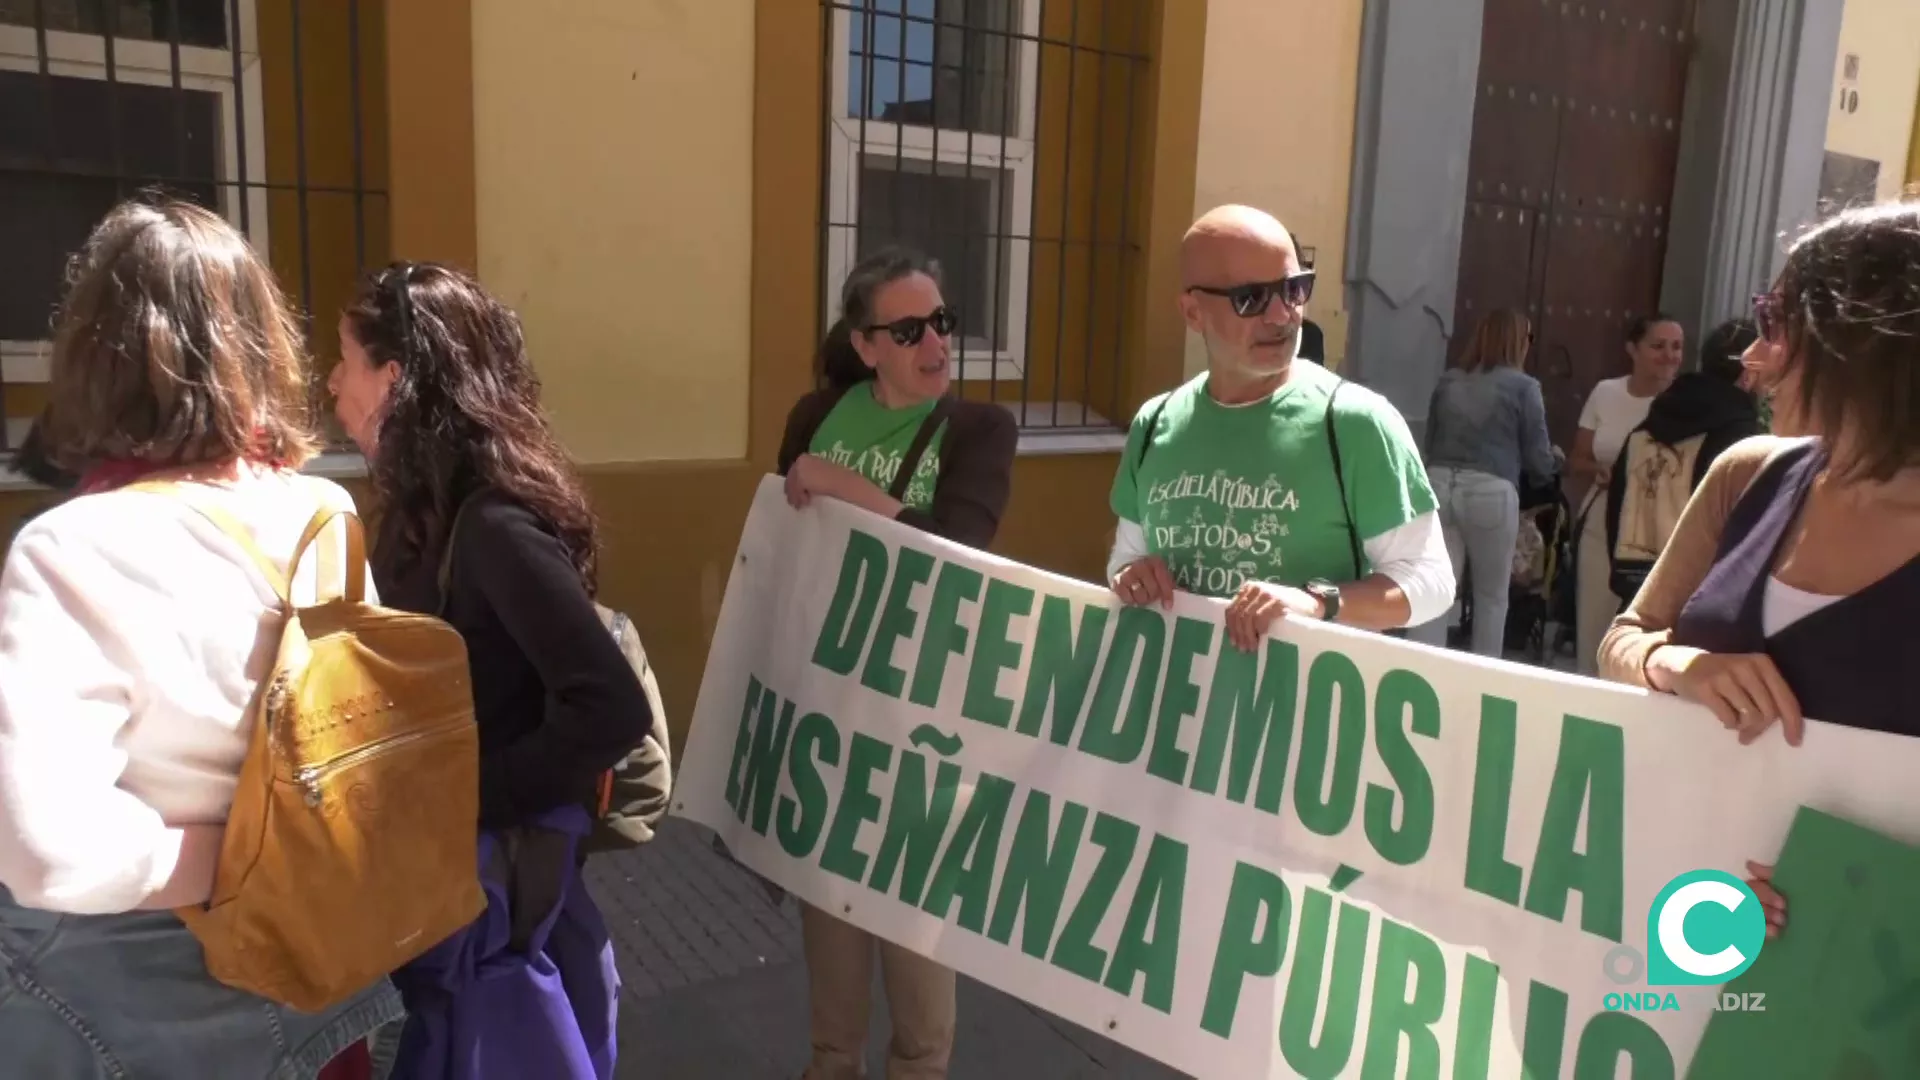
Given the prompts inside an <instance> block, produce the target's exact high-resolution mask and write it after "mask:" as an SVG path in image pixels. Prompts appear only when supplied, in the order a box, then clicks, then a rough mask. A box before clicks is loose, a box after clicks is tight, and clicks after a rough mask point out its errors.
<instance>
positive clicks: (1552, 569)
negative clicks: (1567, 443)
mask: <svg viewBox="0 0 1920 1080" xmlns="http://www.w3.org/2000/svg"><path fill="white" fill-rule="evenodd" d="M1573 524H1574V521H1573V505H1572V503H1570V502H1569V501H1568V500H1567V493H1566V490H1565V489H1564V488H1563V487H1562V486H1561V484H1560V477H1559V476H1557V475H1556V476H1554V477H1553V478H1552V479H1550V480H1548V481H1547V482H1546V483H1544V484H1537V485H1536V484H1526V483H1523V484H1522V485H1521V489H1520V543H1519V544H1518V545H1516V547H1515V549H1514V555H1513V585H1512V591H1511V592H1510V593H1509V594H1508V599H1507V651H1508V652H1510V653H1512V652H1519V653H1522V654H1524V655H1525V656H1526V657H1527V659H1529V660H1531V661H1532V662H1534V663H1536V664H1545V663H1547V662H1548V659H1549V657H1552V656H1557V655H1559V654H1560V653H1562V652H1567V651H1570V650H1571V649H1572V647H1573V636H1574V621H1573V604H1574V591H1575V590H1574V583H1575V578H1576V574H1575V572H1574V562H1573Z"/></svg>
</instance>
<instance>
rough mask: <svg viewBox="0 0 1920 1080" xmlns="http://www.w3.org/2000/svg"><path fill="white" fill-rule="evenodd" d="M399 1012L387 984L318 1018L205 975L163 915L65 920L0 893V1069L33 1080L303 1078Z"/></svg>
mask: <svg viewBox="0 0 1920 1080" xmlns="http://www.w3.org/2000/svg"><path fill="white" fill-rule="evenodd" d="M400 1015H401V1009H400V996H399V994H397V993H396V992H395V991H394V989H393V987H392V986H391V985H390V984H389V983H388V982H387V981H386V980H384V979H383V980H381V981H380V982H379V983H378V984H377V985H375V986H372V987H369V988H367V989H366V990H364V991H362V992H361V993H359V994H358V995H356V996H354V997H353V998H350V999H348V1000H347V1001H345V1002H343V1003H342V1004H340V1005H337V1006H335V1007H333V1008H332V1009H329V1010H327V1011H326V1012H325V1013H322V1014H318V1015H308V1014H306V1013H298V1012H294V1011H293V1010H292V1009H288V1008H284V1007H282V1006H279V1005H276V1004H274V1003H272V1002H270V1001H267V1000H266V999H264V998H260V997H255V996H254V995H252V994H249V993H247V992H245V991H243V990H235V989H233V988H231V987H228V986H225V985H223V984H221V983H219V982H217V981H215V980H214V978H213V976H211V975H209V974H207V969H206V962H205V960H204V959H203V955H202V953H201V950H200V942H199V940H198V939H197V938H195V937H194V936H193V934H192V933H190V932H189V931H188V930H187V928H186V926H185V925H184V924H183V923H181V921H180V920H179V919H177V918H175V917H174V916H173V915H172V914H171V913H169V912H164V911H152V912H148V911H136V912H128V913H126V914H123V915H61V914H58V913H56V912H50V911H37V910H33V909H30V908H23V907H20V906H19V905H17V904H15V903H14V902H13V898H12V897H11V896H10V895H8V893H7V892H6V890H5V889H0V1054H4V1059H5V1065H4V1066H0V1072H4V1073H5V1074H6V1075H8V1076H21V1077H32V1078H34V1080H213V1078H217V1080H309V1078H311V1077H312V1076H314V1075H315V1074H316V1073H318V1072H319V1071H320V1069H321V1067H322V1066H324V1065H325V1064H326V1063H327V1062H328V1061H330V1060H332V1059H333V1057H334V1055H336V1054H338V1053H339V1052H340V1051H341V1050H344V1049H345V1048H346V1047H348V1046H350V1045H352V1044H353V1043H355V1042H358V1041H359V1040H361V1039H364V1038H366V1037H367V1035H368V1034H369V1033H370V1032H372V1031H373V1030H374V1029H375V1028H377V1027H379V1026H380V1025H381V1024H384V1023H386V1022H387V1021H389V1020H394V1019H397V1018H399V1017H400Z"/></svg>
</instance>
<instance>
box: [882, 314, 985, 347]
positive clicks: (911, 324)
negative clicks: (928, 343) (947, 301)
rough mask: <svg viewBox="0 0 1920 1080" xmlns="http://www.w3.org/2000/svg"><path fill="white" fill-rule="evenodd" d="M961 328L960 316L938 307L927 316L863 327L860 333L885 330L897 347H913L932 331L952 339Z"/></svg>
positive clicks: (937, 335)
mask: <svg viewBox="0 0 1920 1080" xmlns="http://www.w3.org/2000/svg"><path fill="white" fill-rule="evenodd" d="M959 328H960V316H958V315H956V314H954V311H953V309H952V308H950V307H937V308H934V309H933V310H932V311H930V312H928V313H927V314H925V315H911V316H908V317H907V318H904V319H895V320H893V321H892V322H890V323H880V324H877V325H874V326H863V327H861V328H860V332H861V333H863V334H867V335H873V334H877V333H879V332H880V331H882V330H885V331H886V332H887V333H888V334H890V335H892V337H893V343H894V344H895V345H900V346H905V347H911V346H914V345H918V344H920V339H921V338H923V337H926V336H927V331H928V330H932V331H933V333H934V336H936V337H951V336H953V332H954V331H955V330H958V329H959Z"/></svg>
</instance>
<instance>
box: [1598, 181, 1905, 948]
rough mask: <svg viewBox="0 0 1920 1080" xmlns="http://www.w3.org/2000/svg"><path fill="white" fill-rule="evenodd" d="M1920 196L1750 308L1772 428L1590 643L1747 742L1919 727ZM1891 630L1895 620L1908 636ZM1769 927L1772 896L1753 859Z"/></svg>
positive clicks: (1859, 230)
mask: <svg viewBox="0 0 1920 1080" xmlns="http://www.w3.org/2000/svg"><path fill="white" fill-rule="evenodd" d="M1916 266H1920V204H1916V203H1892V204H1887V205H1883V206H1876V207H1863V208H1860V209H1855V210H1849V211H1846V212H1844V213H1842V214H1840V215H1838V216H1837V217H1834V218H1832V219H1830V220H1828V221H1827V222H1825V223H1824V224H1822V225H1821V226H1819V227H1818V228H1816V229H1815V230H1813V231H1812V232H1810V233H1808V234H1807V235H1806V236H1805V237H1803V238H1802V239H1801V240H1800V241H1799V242H1798V243H1796V244H1795V245H1794V246H1793V249H1792V251H1791V252H1790V253H1789V254H1788V256H1787V265H1786V268H1785V269H1784V270H1783V271H1782V272H1781V274H1780V278H1779V280H1778V281H1777V282H1776V283H1775V285H1774V288H1773V290H1772V291H1771V292H1769V293H1767V294H1765V295H1763V296H1759V297H1756V298H1755V299H1754V315H1755V323H1756V326H1757V329H1758V330H1759V332H1760V339H1759V340H1758V341H1756V342H1755V343H1754V344H1753V346H1752V347H1751V348H1750V349H1749V350H1748V351H1747V354H1746V357H1745V359H1746V360H1747V361H1748V362H1749V363H1750V365H1751V366H1752V367H1753V368H1754V369H1756V370H1757V371H1758V373H1759V375H1760V379H1761V382H1762V387H1763V388H1764V389H1765V390H1767V391H1768V392H1770V393H1771V394H1772V395H1773V404H1774V430H1775V432H1777V433H1778V434H1780V435H1786V436H1803V437H1800V438H1772V437H1764V436H1763V437H1758V438H1753V439H1748V440H1746V441H1745V442H1742V443H1740V444H1738V445H1736V446H1734V447H1733V448H1732V449H1730V450H1728V451H1727V452H1726V453H1725V454H1722V455H1721V457H1720V458H1719V460H1717V461H1715V462H1714V463H1713V467H1712V468H1711V469H1710V470H1709V471H1708V474H1707V478H1706V480H1705V482H1704V483H1702V484H1701V486H1700V489H1699V490H1698V491H1696V492H1695V493H1694V495H1693V498H1692V500H1691V501H1690V502H1689V503H1688V504H1687V510H1686V513H1685V515H1684V516H1682V517H1681V519H1680V524H1679V526H1678V527H1677V528H1676V529H1675V531H1674V535H1673V538H1672V539H1671V540H1670V541H1668V544H1667V547H1666V550H1665V551H1663V552H1662V553H1661V555H1660V559H1659V561H1658V562H1657V563H1656V564H1655V565H1654V568H1653V573H1652V574H1651V575H1650V576H1649V577H1648V578H1647V582H1646V585H1645V586H1644V587H1643V588H1642V589H1641V590H1640V593H1639V595H1638V596H1637V597H1636V598H1635V599H1634V601H1633V604H1632V605H1631V606H1630V607H1629V608H1628V609H1627V611H1626V612H1625V613H1624V614H1622V615H1621V616H1620V617H1619V618H1618V619H1616V620H1614V623H1613V628H1612V629H1611V630H1610V631H1609V632H1608V634H1607V636H1606V639H1605V642H1604V644H1603V645H1602V647H1601V650H1600V662H1601V671H1602V674H1604V675H1605V676H1606V677H1607V678H1610V679H1614V680H1616V681H1619V682H1628V683H1634V684H1637V685H1640V686H1646V687H1651V688H1652V689H1655V690H1662V691H1666V692H1668V693H1673V694H1678V695H1680V696H1681V697H1683V698H1687V699H1688V700H1690V701H1697V702H1699V703H1701V704H1703V705H1706V706H1707V707H1708V708H1710V709H1712V710H1713V712H1714V714H1715V715H1716V716H1718V717H1719V718H1720V722H1721V723H1722V724H1724V725H1726V726H1727V727H1728V728H1729V729H1731V730H1734V731H1736V732H1738V734H1739V737H1740V741H1741V742H1742V743H1750V742H1753V741H1754V740H1755V739H1758V738H1760V737H1761V735H1762V734H1763V733H1765V732H1766V730H1767V729H1768V728H1769V727H1771V726H1772V725H1774V724H1776V723H1778V724H1780V725H1781V727H1782V730H1783V734H1784V736H1785V738H1786V740H1787V741H1788V742H1789V743H1791V744H1794V745H1798V744H1799V743H1800V740H1801V737H1802V733H1803V728H1804V720H1803V717H1808V716H1812V717H1816V718H1818V719H1821V720H1824V721H1828V722H1830V723H1835V724H1843V725H1846V726H1848V727H1857V728H1867V729H1869V730H1874V731H1886V732H1897V733H1902V734H1909V735H1920V713H1916V712H1915V711H1914V708H1913V705H1912V702H1911V693H1912V689H1911V680H1912V672H1914V671H1916V670H1920V634H1915V633H1913V632H1912V630H1911V627H1912V622H1913V619H1912V614H1913V611H1914V610H1915V609H1916V608H1920V377H1916V366H1917V365H1920V273H1916V271H1915V269H1914V268H1915V267H1916ZM1901 628H1905V629H1904V630H1903V629H1901ZM1751 869H1752V871H1753V872H1754V873H1755V874H1756V875H1757V876H1758V879H1759V880H1758V881H1757V883H1756V885H1755V891H1756V892H1758V893H1759V895H1760V897H1761V899H1762V901H1763V902H1765V903H1766V904H1767V906H1768V908H1769V924H1770V926H1769V932H1770V933H1772V932H1775V931H1777V930H1778V929H1779V927H1780V926H1781V925H1782V924H1783V921H1784V918H1785V913H1784V906H1783V903H1782V902H1781V900H1780V898H1779V896H1778V895H1777V894H1775V893H1774V892H1773V890H1772V889H1771V887H1769V886H1768V885H1767V883H1766V878H1767V877H1768V876H1769V875H1770V874H1771V869H1770V868H1769V867H1766V866H1761V865H1758V864H1753V865H1752V866H1751Z"/></svg>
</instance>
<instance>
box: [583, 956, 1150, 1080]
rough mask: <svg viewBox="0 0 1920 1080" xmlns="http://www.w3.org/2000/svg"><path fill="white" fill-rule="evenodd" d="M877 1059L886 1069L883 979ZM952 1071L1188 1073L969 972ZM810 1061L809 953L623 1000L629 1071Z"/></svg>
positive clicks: (659, 1072) (768, 1066)
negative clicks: (806, 958)
mask: <svg viewBox="0 0 1920 1080" xmlns="http://www.w3.org/2000/svg"><path fill="white" fill-rule="evenodd" d="M874 1000H875V1002H876V1005H877V1007H876V1008H875V1009H874V1018H873V1027H872V1030H871V1033H870V1035H869V1037H868V1042H867V1063H868V1064H867V1068H868V1072H869V1073H870V1074H871V1075H872V1076H874V1077H884V1076H885V1075H886V1058H887V1030H888V1028H887V1016H886V1007H885V1004H884V1001H885V997H884V994H883V993H882V990H881V987H880V986H879V985H878V983H877V982H876V985H875V987H874ZM959 1012H960V1016H959V1020H960V1029H959V1032H958V1034H957V1036H956V1038H955V1040H954V1054H953V1063H952V1067H951V1069H950V1077H951V1080H1029V1078H1032V1080H1042V1078H1044V1080H1094V1078H1112V1077H1118V1078H1123V1080H1179V1078H1180V1077H1182V1076H1183V1075H1184V1074H1182V1073H1179V1072H1176V1071H1174V1070H1172V1069H1168V1068H1166V1067H1165V1066H1162V1065H1158V1064H1156V1063H1154V1062H1151V1061H1148V1060H1147V1059H1145V1058H1143V1057H1141V1056H1140V1055H1138V1054H1135V1053H1133V1052H1132V1051H1130V1050H1127V1049H1125V1048H1124V1047H1121V1046H1119V1045H1118V1044H1116V1043H1113V1042H1111V1041H1109V1040H1107V1039H1104V1038H1102V1037H1100V1036H1098V1035H1096V1034H1094V1033H1093V1032H1090V1031H1084V1030H1082V1029H1080V1028H1077V1027H1075V1026H1074V1025H1072V1024H1069V1023H1067V1022H1066V1021H1064V1020H1060V1019H1058V1018H1056V1017H1052V1016H1049V1015H1047V1014H1046V1013H1044V1012H1041V1011H1039V1010H1036V1009H1033V1008H1031V1007H1029V1006H1027V1005H1026V1004H1024V1003H1022V1002H1020V1001H1017V1000H1015V999H1013V998H1011V997H1009V996H1007V995H1006V994H1003V993H1001V992H999V991H997V990H994V989H992V988H991V987H988V986H985V985H983V984H981V983H978V982H975V981H974V980H972V979H968V978H965V977H964V976H963V977H962V978H961V980H960V1007H959ZM806 1064H807V973H806V966H805V965H804V964H802V963H799V962H793V963H787V964H782V965H779V966H777V967H770V968H765V969H762V970H760V971H757V972H751V973H748V974H744V975H738V976H735V977H733V978H731V979H722V980H717V981H714V982H710V983H707V984H704V985H702V986H697V987H689V988H687V989H685V990H680V991H676V992H673V993H669V994H660V995H656V996H654V997H652V998H647V999H640V998H636V997H634V996H631V995H629V996H628V997H627V998H626V999H625V1000H624V1001H623V1002H622V1003H621V1013H620V1070H619V1080H796V1078H797V1077H799V1076H800V1074H801V1072H802V1071H803V1070H805V1068H806Z"/></svg>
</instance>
